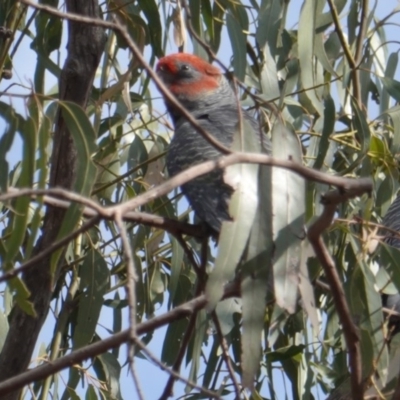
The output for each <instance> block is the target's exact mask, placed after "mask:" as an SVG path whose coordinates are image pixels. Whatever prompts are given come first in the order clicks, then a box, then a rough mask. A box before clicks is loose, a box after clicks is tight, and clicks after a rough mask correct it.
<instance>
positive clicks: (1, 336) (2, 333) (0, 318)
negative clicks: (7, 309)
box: [0, 311, 9, 351]
mask: <svg viewBox="0 0 400 400" xmlns="http://www.w3.org/2000/svg"><path fill="white" fill-rule="evenodd" d="M8 328H9V325H8V319H7V317H6V316H5V314H4V313H3V312H2V311H0V351H1V350H2V349H3V346H4V342H5V340H6V337H7V333H8Z"/></svg>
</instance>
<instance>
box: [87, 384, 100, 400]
mask: <svg viewBox="0 0 400 400" xmlns="http://www.w3.org/2000/svg"><path fill="white" fill-rule="evenodd" d="M85 400H97V394H96V390H95V389H94V387H93V385H91V384H89V386H88V388H87V390H86V394H85Z"/></svg>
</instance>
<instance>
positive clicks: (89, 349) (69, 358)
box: [0, 282, 240, 396]
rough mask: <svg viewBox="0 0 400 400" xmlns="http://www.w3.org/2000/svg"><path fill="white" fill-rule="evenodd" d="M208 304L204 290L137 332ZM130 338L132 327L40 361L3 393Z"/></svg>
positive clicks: (234, 286)
mask: <svg viewBox="0 0 400 400" xmlns="http://www.w3.org/2000/svg"><path fill="white" fill-rule="evenodd" d="M239 291H240V287H239V285H238V283H237V282H231V283H229V284H227V285H226V286H225V290H224V298H230V297H237V296H239V295H240V292H239ZM206 304H207V299H206V297H205V295H204V294H203V295H201V296H198V297H196V298H194V299H193V300H190V301H188V302H187V303H184V304H182V305H180V306H178V307H176V308H174V309H172V310H171V311H169V312H167V313H165V314H163V315H160V316H158V317H154V318H152V319H151V320H149V321H146V322H142V323H140V324H137V326H136V328H137V329H136V332H137V335H143V334H145V333H147V332H151V331H154V330H155V329H158V328H160V327H162V326H164V325H166V324H169V323H171V322H173V321H176V320H178V319H181V318H185V317H187V316H191V315H193V313H196V312H197V311H198V310H200V309H202V308H204V307H205V306H206ZM128 340H130V332H129V329H126V330H124V331H122V332H119V333H116V334H115V335H112V336H110V337H109V338H107V339H104V340H101V341H99V342H96V343H93V344H90V345H87V346H85V347H83V348H81V349H78V350H75V351H73V352H72V353H70V354H68V355H66V356H64V357H61V358H59V359H57V360H54V361H52V362H51V363H49V364H46V365H41V366H39V367H36V368H34V369H31V370H28V371H26V372H23V373H21V374H19V375H17V376H14V377H12V378H9V379H7V380H5V381H3V382H0V396H3V395H5V394H6V393H10V392H12V391H14V390H18V389H20V388H22V387H24V386H25V385H28V384H30V383H32V382H35V381H39V380H42V379H45V378H46V377H47V376H49V375H51V374H55V373H57V372H59V371H61V370H63V369H64V368H69V367H70V366H71V365H73V364H76V363H80V362H82V361H84V360H86V359H88V358H91V357H95V356H97V355H99V354H102V353H105V352H106V351H108V350H110V349H112V348H114V347H118V346H120V345H121V344H122V343H125V342H127V341H128Z"/></svg>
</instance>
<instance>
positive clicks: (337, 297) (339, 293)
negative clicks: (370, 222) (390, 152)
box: [308, 188, 364, 400]
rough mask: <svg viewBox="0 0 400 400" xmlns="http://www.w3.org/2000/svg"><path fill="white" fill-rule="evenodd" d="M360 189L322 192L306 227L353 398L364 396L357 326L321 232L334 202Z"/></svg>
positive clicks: (343, 199) (360, 189)
mask: <svg viewBox="0 0 400 400" xmlns="http://www.w3.org/2000/svg"><path fill="white" fill-rule="evenodd" d="M363 193H364V190H363V189H362V188H357V189H352V190H347V191H342V192H340V191H338V190H335V191H331V192H329V193H328V194H326V195H325V196H324V197H323V198H322V203H323V204H324V211H323V212H322V214H321V215H320V217H319V218H318V219H317V221H315V222H314V224H313V225H312V226H311V227H310V228H309V230H308V239H309V241H310V243H311V245H312V246H313V249H314V252H315V254H316V256H317V258H318V260H319V261H320V263H321V265H322V267H323V269H324V272H325V276H326V280H327V282H328V283H329V286H330V288H331V293H332V297H333V301H334V304H335V308H336V310H337V312H338V314H339V318H340V322H341V324H342V328H343V334H344V337H345V341H346V346H347V349H348V352H349V365H350V379H351V393H352V399H353V400H362V399H363V398H364V396H363V393H364V387H363V380H362V368H361V349H360V337H359V332H358V329H357V327H356V325H355V324H354V322H353V319H352V317H351V313H350V309H349V306H348V304H347V300H346V297H345V294H344V292H343V289H342V283H341V281H340V278H339V274H338V272H337V270H336V265H335V262H334V261H333V259H332V257H331V255H330V254H329V252H328V249H327V248H326V246H325V243H324V241H323V240H322V234H323V232H324V231H325V230H326V229H327V228H328V227H329V226H330V225H331V223H332V220H333V217H334V214H335V212H336V207H337V205H338V204H339V203H342V202H344V201H346V200H348V199H349V198H352V197H355V196H359V195H361V194H363Z"/></svg>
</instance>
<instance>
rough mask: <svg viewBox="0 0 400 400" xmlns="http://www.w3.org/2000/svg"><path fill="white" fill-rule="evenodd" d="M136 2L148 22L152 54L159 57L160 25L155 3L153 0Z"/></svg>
mask: <svg viewBox="0 0 400 400" xmlns="http://www.w3.org/2000/svg"><path fill="white" fill-rule="evenodd" d="M138 4H139V6H140V9H141V10H142V12H143V14H144V15H145V17H146V19H147V22H148V24H147V26H148V28H149V31H150V41H151V45H152V47H153V51H154V54H155V55H156V56H157V57H161V56H162V55H163V51H162V46H161V42H162V25H161V20H160V13H159V11H158V7H157V4H156V2H155V1H154V0H138Z"/></svg>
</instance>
